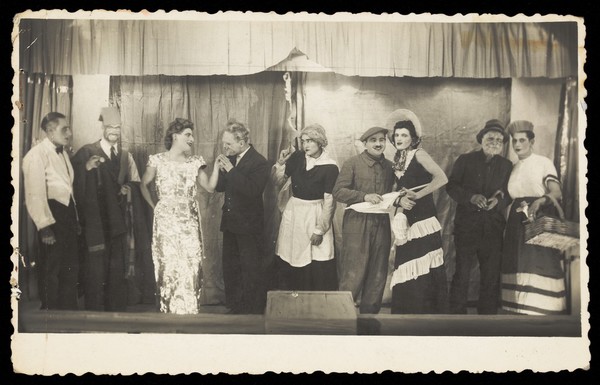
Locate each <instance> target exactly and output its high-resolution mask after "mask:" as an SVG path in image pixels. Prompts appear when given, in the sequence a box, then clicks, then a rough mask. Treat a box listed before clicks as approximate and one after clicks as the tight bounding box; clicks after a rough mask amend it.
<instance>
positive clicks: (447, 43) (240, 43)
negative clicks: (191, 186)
mask: <svg viewBox="0 0 600 385" xmlns="http://www.w3.org/2000/svg"><path fill="white" fill-rule="evenodd" d="M398 20H399V19H394V18H391V17H390V18H389V19H382V21H381V22H348V21H327V22H324V21H291V20H287V21H262V20H253V21H250V20H248V19H244V18H240V19H238V20H234V21H232V20H200V19H199V20H177V21H174V20H100V19H96V20H86V19H77V20H59V19H22V20H19V53H20V56H19V58H20V66H21V68H22V69H24V70H25V71H27V72H29V73H34V72H39V73H52V74H64V75H72V74H108V75H115V76H117V75H118V76H120V75H138V76H139V75H161V74H162V75H182V76H186V75H213V74H222V75H246V74H252V73H258V72H261V71H263V70H265V69H266V68H268V67H270V66H272V65H274V64H276V63H278V62H280V61H281V60H283V59H284V58H285V57H287V55H288V54H289V53H290V51H292V49H294V48H297V49H299V50H300V51H302V52H304V53H305V54H306V55H307V56H308V58H309V59H310V60H312V61H314V62H316V63H319V64H320V65H321V66H324V67H326V68H329V69H331V70H333V71H334V72H336V73H339V74H343V75H348V76H353V75H359V76H366V77H372V76H396V77H401V76H413V77H464V78H496V77H502V78H510V77H549V78H563V77H568V76H577V48H578V47H577V24H576V23H575V22H546V23H469V22H464V23H463V22H461V23H431V22H421V23H417V22H402V21H398Z"/></svg>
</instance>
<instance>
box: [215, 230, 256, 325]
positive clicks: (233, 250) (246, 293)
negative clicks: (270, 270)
mask: <svg viewBox="0 0 600 385" xmlns="http://www.w3.org/2000/svg"><path fill="white" fill-rule="evenodd" d="M265 271H266V266H265V261H264V251H263V235H262V234H235V233H232V232H230V231H227V230H225V231H223V282H224V284H225V301H226V305H227V307H228V308H229V309H231V311H232V312H233V313H238V314H261V313H263V312H264V309H265V304H266V283H265V278H266V277H265Z"/></svg>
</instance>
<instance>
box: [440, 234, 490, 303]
mask: <svg viewBox="0 0 600 385" xmlns="http://www.w3.org/2000/svg"><path fill="white" fill-rule="evenodd" d="M494 238H498V237H485V239H483V240H482V241H480V242H476V241H475V242H474V241H470V242H469V241H462V240H460V238H458V239H456V237H455V242H454V243H455V245H456V271H455V273H454V277H453V278H452V286H451V288H450V312H451V313H454V314H465V313H466V312H467V309H466V307H467V296H468V291H469V276H470V274H471V269H472V268H473V266H474V265H475V261H477V260H478V261H479V273H480V278H481V279H480V284H479V301H478V304H477V312H478V313H479V314H496V313H497V312H498V296H499V286H500V266H501V262H502V246H501V239H502V236H501V234H500V237H499V240H497V239H494Z"/></svg>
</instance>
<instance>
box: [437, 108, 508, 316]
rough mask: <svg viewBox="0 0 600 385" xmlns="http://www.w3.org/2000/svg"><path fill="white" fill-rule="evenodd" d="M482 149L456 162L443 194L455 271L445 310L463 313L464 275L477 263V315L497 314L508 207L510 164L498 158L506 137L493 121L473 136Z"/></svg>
mask: <svg viewBox="0 0 600 385" xmlns="http://www.w3.org/2000/svg"><path fill="white" fill-rule="evenodd" d="M476 138H477V142H478V143H479V144H481V149H479V150H477V151H473V152H469V153H467V154H463V155H461V156H459V157H458V159H457V160H456V162H455V163H454V167H453V168H452V173H451V175H450V178H449V181H448V184H447V186H446V191H447V192H448V195H450V197H451V198H452V199H454V200H455V201H456V203H457V207H456V215H455V217H454V244H455V246H456V271H455V273H454V277H453V279H452V286H451V288H450V311H451V312H452V313H455V314H464V313H466V312H467V311H466V305H467V295H468V288H469V275H470V272H471V268H472V267H473V266H474V264H475V261H476V260H478V261H479V271H480V277H481V280H480V285H479V301H478V305H477V311H478V313H479V314H496V313H497V310H498V296H499V281H500V266H501V259H502V240H503V233H504V226H505V224H506V222H505V219H504V214H503V213H504V210H505V209H506V207H507V204H508V203H509V202H510V197H509V196H508V192H507V190H506V188H507V184H508V178H509V177H510V173H511V171H512V163H511V162H510V161H509V160H508V159H506V158H505V157H503V156H502V151H503V149H504V144H505V143H506V142H507V141H508V134H507V133H506V132H505V130H504V125H503V124H502V122H500V121H499V120H497V119H492V120H489V121H487V122H486V123H485V126H484V127H483V128H482V129H481V130H480V131H479V133H478V134H477V136H476Z"/></svg>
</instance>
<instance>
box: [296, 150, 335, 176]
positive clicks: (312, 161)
mask: <svg viewBox="0 0 600 385" xmlns="http://www.w3.org/2000/svg"><path fill="white" fill-rule="evenodd" d="M304 158H305V159H306V171H310V170H312V169H313V168H314V167H315V166H321V165H325V164H334V165H336V166H337V163H336V162H335V161H334V160H333V159H331V158H330V157H329V154H328V153H327V151H325V150H323V151H322V152H321V155H319V157H318V158H313V157H312V156H309V155H306V153H304Z"/></svg>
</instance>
